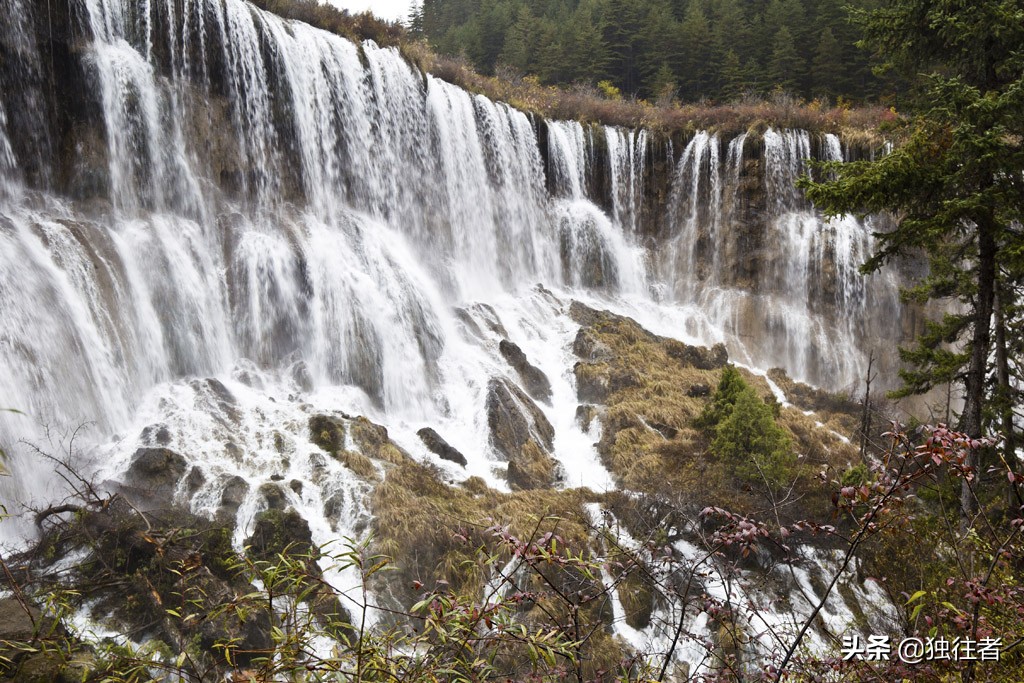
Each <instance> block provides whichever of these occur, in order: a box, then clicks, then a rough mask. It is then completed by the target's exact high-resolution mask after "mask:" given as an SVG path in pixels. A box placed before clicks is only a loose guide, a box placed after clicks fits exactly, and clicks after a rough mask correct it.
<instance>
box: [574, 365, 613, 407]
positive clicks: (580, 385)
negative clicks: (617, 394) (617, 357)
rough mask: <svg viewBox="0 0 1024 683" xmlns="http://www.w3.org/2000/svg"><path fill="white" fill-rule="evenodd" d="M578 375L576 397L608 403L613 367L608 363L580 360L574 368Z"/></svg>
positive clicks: (585, 400)
mask: <svg viewBox="0 0 1024 683" xmlns="http://www.w3.org/2000/svg"><path fill="white" fill-rule="evenodd" d="M572 372H573V374H574V375H575V376H576V397H577V398H578V399H579V400H580V401H583V402H584V403H606V402H607V401H608V396H609V395H610V394H611V392H612V389H611V368H610V367H609V366H608V364H607V363H584V362H579V363H576V365H574V366H573V368H572Z"/></svg>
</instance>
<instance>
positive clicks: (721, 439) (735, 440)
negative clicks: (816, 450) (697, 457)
mask: <svg viewBox="0 0 1024 683" xmlns="http://www.w3.org/2000/svg"><path fill="white" fill-rule="evenodd" d="M711 451H712V453H714V454H715V455H716V456H718V457H719V458H721V459H722V460H724V461H725V462H727V463H728V464H729V465H730V467H731V469H732V472H733V474H735V475H736V477H737V478H739V479H740V480H742V481H745V482H749V483H752V484H761V483H764V484H767V485H768V486H769V487H771V488H778V487H780V486H784V485H785V484H786V483H788V482H789V481H790V480H791V479H792V475H793V471H794V467H795V466H796V454H795V453H793V451H792V443H791V441H790V439H789V436H788V435H787V434H786V432H785V430H783V429H782V428H781V427H779V426H778V425H777V424H776V423H775V416H774V415H773V414H772V409H771V407H770V406H768V404H766V403H765V402H764V401H762V400H761V398H760V397H759V396H758V395H757V394H756V393H754V390H753V389H751V388H750V387H745V388H744V389H743V390H742V391H740V392H739V394H738V395H737V396H736V403H735V404H734V405H733V407H732V411H731V412H730V413H729V415H728V416H727V417H726V418H725V419H724V420H722V421H721V422H719V423H718V426H717V427H715V439H714V441H712V442H711Z"/></svg>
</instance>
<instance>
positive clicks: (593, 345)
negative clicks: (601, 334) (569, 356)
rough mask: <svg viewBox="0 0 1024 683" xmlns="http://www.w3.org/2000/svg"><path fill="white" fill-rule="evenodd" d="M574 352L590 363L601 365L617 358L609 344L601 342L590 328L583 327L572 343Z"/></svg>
mask: <svg viewBox="0 0 1024 683" xmlns="http://www.w3.org/2000/svg"><path fill="white" fill-rule="evenodd" d="M572 352H573V353H575V354H576V355H577V356H579V357H580V358H582V359H583V360H585V361H587V362H590V363H600V362H604V361H609V360H612V359H613V358H615V353H614V352H613V351H612V348H611V347H610V346H608V344H606V343H604V342H603V341H601V340H600V339H599V338H598V336H597V334H596V333H595V332H594V331H593V330H592V329H590V328H589V327H581V328H580V330H579V332H577V333H576V339H574V340H573V343H572Z"/></svg>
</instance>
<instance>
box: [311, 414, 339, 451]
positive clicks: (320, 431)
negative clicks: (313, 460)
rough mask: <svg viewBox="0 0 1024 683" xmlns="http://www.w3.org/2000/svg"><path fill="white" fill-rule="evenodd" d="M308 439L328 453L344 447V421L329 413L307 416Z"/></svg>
mask: <svg viewBox="0 0 1024 683" xmlns="http://www.w3.org/2000/svg"><path fill="white" fill-rule="evenodd" d="M309 440H310V441H312V442H313V443H314V444H316V445H317V446H319V447H320V448H321V449H323V450H325V451H327V452H328V453H335V452H337V451H340V450H342V449H343V448H345V422H344V421H343V420H340V419H339V418H336V417H331V416H330V415H314V416H313V417H311V418H309Z"/></svg>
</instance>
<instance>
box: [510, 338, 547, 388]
mask: <svg viewBox="0 0 1024 683" xmlns="http://www.w3.org/2000/svg"><path fill="white" fill-rule="evenodd" d="M498 350H499V351H500V352H501V355H502V357H503V358H504V359H505V360H506V361H508V364H509V365H511V366H512V368H513V369H515V371H516V373H517V374H518V375H519V379H520V380H522V382H523V387H524V388H525V389H526V393H528V394H529V395H530V396H532V397H533V398H534V399H535V400H537V401H544V402H545V403H547V404H550V403H551V382H550V381H549V380H548V377H547V375H545V374H544V372H543V371H542V370H541V369H540V368H538V367H537V366H535V365H533V364H532V363H530V361H529V360H527V358H526V354H525V353H523V350H522V349H521V348H519V346H517V345H516V344H513V343H512V342H510V341H509V340H507V339H502V340H501V342H500V343H499V344H498Z"/></svg>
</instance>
